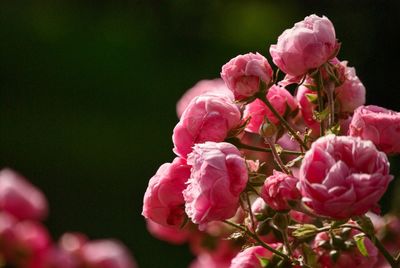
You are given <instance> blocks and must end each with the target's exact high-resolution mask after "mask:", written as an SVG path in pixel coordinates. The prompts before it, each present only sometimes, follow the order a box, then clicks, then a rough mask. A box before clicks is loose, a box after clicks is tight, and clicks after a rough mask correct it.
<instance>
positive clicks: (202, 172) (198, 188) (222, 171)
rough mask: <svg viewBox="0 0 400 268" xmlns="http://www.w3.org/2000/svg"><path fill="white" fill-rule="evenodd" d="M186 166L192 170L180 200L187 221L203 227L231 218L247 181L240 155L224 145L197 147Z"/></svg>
mask: <svg viewBox="0 0 400 268" xmlns="http://www.w3.org/2000/svg"><path fill="white" fill-rule="evenodd" d="M188 164H190V165H192V166H193V168H192V174H191V176H190V179H189V181H188V187H187V188H186V189H185V190H184V191H183V196H184V198H185V202H186V213H187V215H188V216H189V218H190V219H192V221H193V222H194V223H197V224H204V223H207V222H210V221H214V220H225V219H228V218H231V217H233V216H234V215H235V213H236V210H237V209H238V206H239V196H240V194H241V192H242V191H243V190H244V188H245V187H246V183H247V179H248V175H247V167H246V162H245V160H244V159H243V158H242V157H241V155H240V151H239V150H238V149H237V148H236V147H235V146H233V145H232V144H230V143H226V142H221V143H215V142H206V143H204V144H196V145H195V146H194V149H193V152H192V153H191V154H190V155H189V157H188Z"/></svg>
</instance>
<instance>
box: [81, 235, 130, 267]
mask: <svg viewBox="0 0 400 268" xmlns="http://www.w3.org/2000/svg"><path fill="white" fill-rule="evenodd" d="M80 254H81V258H82V261H83V263H84V264H85V265H87V266H88V267H96V268H135V267H137V266H136V263H135V261H134V259H133V258H132V256H131V255H130V254H129V251H128V249H127V248H126V247H125V246H124V245H123V244H121V243H120V242H119V241H115V240H93V241H89V242H87V243H86V244H85V245H84V246H83V247H82V249H81V251H80ZM85 267H86V266H85Z"/></svg>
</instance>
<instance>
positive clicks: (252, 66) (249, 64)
mask: <svg viewBox="0 0 400 268" xmlns="http://www.w3.org/2000/svg"><path fill="white" fill-rule="evenodd" d="M272 76H273V71H272V68H271V65H269V63H268V60H267V59H266V58H265V57H264V56H263V55H261V54H260V53H256V54H254V53H248V54H245V55H239V56H237V57H235V58H233V59H231V60H230V61H229V62H228V63H226V64H225V65H224V66H222V71H221V77H222V79H224V81H225V83H226V85H227V86H228V88H229V89H230V90H231V91H232V92H233V94H234V96H235V100H238V101H240V100H244V99H246V98H248V97H251V96H253V95H254V94H256V93H257V92H258V91H259V88H260V82H261V81H262V82H264V83H265V84H266V85H269V84H270V83H271V81H272Z"/></svg>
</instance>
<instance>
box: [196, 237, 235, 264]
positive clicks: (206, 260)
mask: <svg viewBox="0 0 400 268" xmlns="http://www.w3.org/2000/svg"><path fill="white" fill-rule="evenodd" d="M203 237H204V238H205V240H206V241H210V239H213V240H214V241H213V242H212V244H210V245H207V243H204V241H203V242H202V244H203V248H202V249H200V250H199V246H195V247H196V251H194V253H195V254H196V255H197V258H196V259H195V260H194V261H193V262H192V263H191V264H190V266H189V267H190V268H203V267H207V268H209V267H210V268H220V267H221V268H224V267H226V268H228V267H229V266H230V264H231V260H232V258H233V257H235V256H236V254H237V253H238V252H239V249H240V247H238V246H237V245H235V243H233V242H232V241H230V240H227V239H224V238H222V237H208V238H207V236H205V235H203ZM204 244H206V245H204ZM207 247H208V248H207ZM192 248H193V247H192Z"/></svg>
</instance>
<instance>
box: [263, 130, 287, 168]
mask: <svg viewBox="0 0 400 268" xmlns="http://www.w3.org/2000/svg"><path fill="white" fill-rule="evenodd" d="M264 140H265V142H266V143H268V144H269V147H270V148H271V153H272V155H273V156H274V160H275V162H276V163H277V164H278V166H279V167H280V168H281V170H282V171H283V172H285V173H286V174H289V175H292V172H291V171H290V170H289V169H288V168H287V167H286V166H285V164H284V163H283V162H282V159H281V157H280V156H279V154H278V152H277V151H276V148H275V144H274V141H273V140H272V139H271V138H264Z"/></svg>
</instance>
